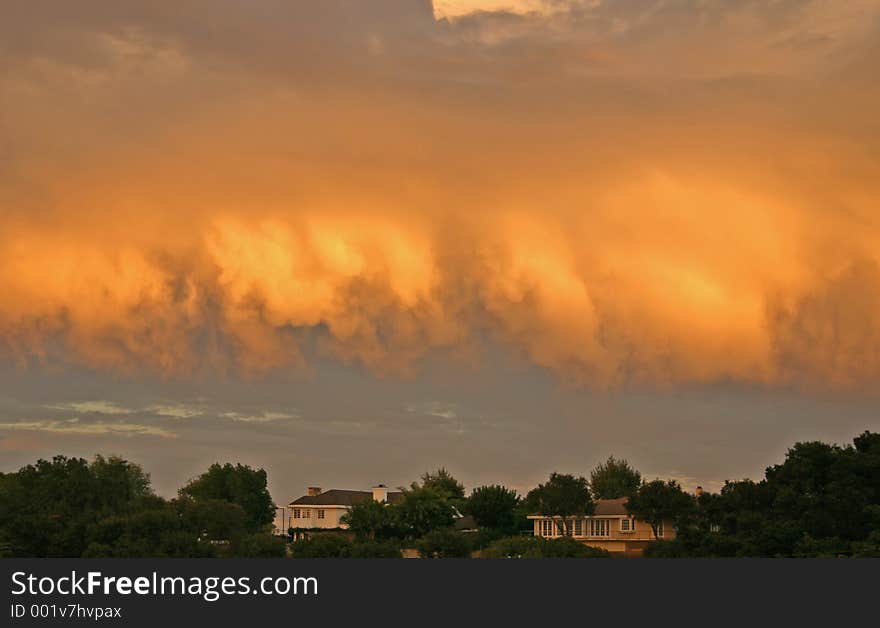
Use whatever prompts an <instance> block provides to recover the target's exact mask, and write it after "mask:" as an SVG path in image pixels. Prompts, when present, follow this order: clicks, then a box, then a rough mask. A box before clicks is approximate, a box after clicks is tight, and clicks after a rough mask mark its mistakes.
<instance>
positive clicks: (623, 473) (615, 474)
mask: <svg viewBox="0 0 880 628" xmlns="http://www.w3.org/2000/svg"><path fill="white" fill-rule="evenodd" d="M641 483H642V474H641V473H639V472H638V471H636V470H635V469H633V468H632V467H631V466H630V464H629V462H627V461H626V460H624V459H622V458H615V457H614V456H608V460H606V461H605V462H603V463H601V464H599V465H597V466H596V468H595V469H593V470H592V472H590V491H591V492H592V494H593V497H594V498H595V499H617V498H618V497H630V496H631V495H633V494H634V493H635V492H636V491H637V490H639V486H640V485H641Z"/></svg>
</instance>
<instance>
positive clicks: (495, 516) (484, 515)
mask: <svg viewBox="0 0 880 628" xmlns="http://www.w3.org/2000/svg"><path fill="white" fill-rule="evenodd" d="M519 502H520V499H519V496H518V495H517V494H516V491H514V490H511V489H508V488H505V487H504V486H500V485H497V484H494V485H492V486H480V487H478V488H475V489H474V490H473V491H472V492H471V496H470V497H468V499H467V502H466V503H465V504H464V512H465V513H466V514H469V515H471V516H472V517H473V518H474V520H475V521H476V522H477V525H479V526H480V527H481V528H491V529H497V530H506V531H508V532H510V531H513V530H514V529H515V528H516V524H517V507H518V506H519Z"/></svg>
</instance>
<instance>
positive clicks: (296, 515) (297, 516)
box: [293, 508, 299, 519]
mask: <svg viewBox="0 0 880 628" xmlns="http://www.w3.org/2000/svg"><path fill="white" fill-rule="evenodd" d="M293 518H294V519H299V508H294V509H293Z"/></svg>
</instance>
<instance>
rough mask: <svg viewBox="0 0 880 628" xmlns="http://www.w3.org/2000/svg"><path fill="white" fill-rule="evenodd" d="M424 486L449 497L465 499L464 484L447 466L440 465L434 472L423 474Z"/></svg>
mask: <svg viewBox="0 0 880 628" xmlns="http://www.w3.org/2000/svg"><path fill="white" fill-rule="evenodd" d="M422 486H423V487H425V488H430V489H434V490H435V491H437V492H438V493H442V494H445V495H446V497H447V499H453V500H460V499H464V484H462V483H461V482H459V481H458V480H456V479H455V478H454V477H452V474H451V473H449V471H447V470H446V467H440V468H439V469H437V470H436V471H434V472H433V473H430V472H427V473H424V474H423V475H422Z"/></svg>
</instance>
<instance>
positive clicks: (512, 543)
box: [482, 536, 609, 558]
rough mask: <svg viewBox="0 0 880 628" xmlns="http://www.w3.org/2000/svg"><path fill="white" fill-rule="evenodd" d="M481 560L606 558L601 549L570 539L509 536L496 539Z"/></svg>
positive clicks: (605, 553) (484, 552)
mask: <svg viewBox="0 0 880 628" xmlns="http://www.w3.org/2000/svg"><path fill="white" fill-rule="evenodd" d="M482 556H483V558H607V557H608V556H609V554H608V552H606V551H605V550H603V549H598V548H595V547H590V546H588V545H584V544H583V543H580V542H578V541H575V540H574V539H572V538H568V537H564V538H559V539H544V538H541V537H537V536H509V537H506V538H503V539H498V540H497V541H495V542H493V543H492V544H490V545H489V547H487V548H486V549H485V550H483V553H482Z"/></svg>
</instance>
